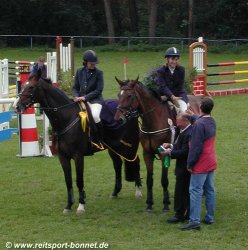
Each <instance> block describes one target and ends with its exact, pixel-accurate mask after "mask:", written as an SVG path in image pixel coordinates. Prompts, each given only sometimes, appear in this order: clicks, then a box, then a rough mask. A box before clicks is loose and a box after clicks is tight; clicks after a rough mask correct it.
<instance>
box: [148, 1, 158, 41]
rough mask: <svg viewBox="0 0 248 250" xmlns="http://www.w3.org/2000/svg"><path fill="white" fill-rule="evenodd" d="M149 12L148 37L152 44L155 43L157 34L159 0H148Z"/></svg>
mask: <svg viewBox="0 0 248 250" xmlns="http://www.w3.org/2000/svg"><path fill="white" fill-rule="evenodd" d="M148 7H149V8H148V10H149V27H148V32H149V34H148V36H149V37H151V38H150V39H149V42H150V43H154V41H155V39H154V38H153V37H155V34H156V23H157V0H148Z"/></svg>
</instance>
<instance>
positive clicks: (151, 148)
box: [115, 78, 201, 212]
mask: <svg viewBox="0 0 248 250" xmlns="http://www.w3.org/2000/svg"><path fill="white" fill-rule="evenodd" d="M116 80H117V82H118V83H119V85H120V93H119V106H118V107H117V112H116V114H115V119H116V120H118V121H119V122H121V123H124V122H126V121H127V120H128V119H130V118H131V117H132V114H135V111H138V114H139V116H140V117H141V120H142V124H141V128H140V142H141V144H142V146H143V157H144V161H145V164H146V169H147V179H146V184H147V199H146V204H147V207H146V211H148V212H151V211H152V209H153V203H154V201H153V162H154V159H155V156H156V153H157V148H158V147H159V146H160V145H161V144H163V143H165V142H167V143H173V141H174V135H175V133H174V131H173V129H174V128H175V126H176V124H175V118H174V117H173V114H172V112H171V111H170V109H169V108H168V104H167V103H165V102H162V101H161V97H160V95H158V94H157V93H156V92H154V91H152V90H151V89H148V88H147V87H146V86H144V85H143V84H142V83H141V82H139V81H138V78H137V79H136V80H130V81H121V80H119V79H117V78H116ZM200 99H201V97H196V96H189V100H190V104H191V110H192V111H193V112H194V113H197V114H198V113H199V111H200ZM171 121H174V124H171ZM159 158H160V160H161V163H162V175H161V184H162V187H163V209H162V212H167V211H169V204H170V199H169V192H168V185H169V181H168V168H165V167H164V166H163V161H164V159H163V158H162V156H161V155H160V154H159Z"/></svg>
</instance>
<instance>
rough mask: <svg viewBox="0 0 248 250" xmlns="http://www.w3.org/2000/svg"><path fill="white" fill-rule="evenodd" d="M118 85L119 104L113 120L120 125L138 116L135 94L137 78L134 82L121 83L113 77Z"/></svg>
mask: <svg viewBox="0 0 248 250" xmlns="http://www.w3.org/2000/svg"><path fill="white" fill-rule="evenodd" d="M115 79H116V81H117V82H118V83H119V85H120V92H119V94H118V97H119V104H118V107H117V111H116V114H115V120H117V121H118V122H119V123H120V124H125V123H126V121H127V120H130V119H131V118H133V117H137V115H138V111H137V109H138V106H139V103H138V100H137V96H136V94H135V86H136V84H137V83H138V79H139V77H137V79H136V80H128V81H121V80H119V79H118V78H117V77H115Z"/></svg>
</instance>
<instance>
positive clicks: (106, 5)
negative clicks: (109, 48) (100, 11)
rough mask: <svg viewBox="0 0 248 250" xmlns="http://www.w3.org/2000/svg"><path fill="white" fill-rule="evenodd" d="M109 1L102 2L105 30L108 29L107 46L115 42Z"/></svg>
mask: <svg viewBox="0 0 248 250" xmlns="http://www.w3.org/2000/svg"><path fill="white" fill-rule="evenodd" d="M110 1H111V0H104V8H105V15H106V21H107V28H108V36H109V44H112V43H114V42H115V39H114V36H115V31H114V24H113V18H112V11H111V3H110Z"/></svg>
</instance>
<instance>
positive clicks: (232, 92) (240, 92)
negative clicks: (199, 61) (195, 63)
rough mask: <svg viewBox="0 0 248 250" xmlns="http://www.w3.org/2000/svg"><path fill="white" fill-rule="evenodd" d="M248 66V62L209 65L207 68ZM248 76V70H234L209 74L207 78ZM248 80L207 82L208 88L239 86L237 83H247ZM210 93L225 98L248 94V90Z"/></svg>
mask: <svg viewBox="0 0 248 250" xmlns="http://www.w3.org/2000/svg"><path fill="white" fill-rule="evenodd" d="M242 65H248V61H240V62H220V63H215V64H207V67H210V68H211V67H225V66H242ZM243 74H247V75H248V70H234V71H219V72H212V73H207V74H206V76H209V77H211V76H228V75H243ZM247 82H248V79H247V78H244V79H237V80H235V79H232V80H222V81H218V82H207V85H208V86H214V85H224V84H237V83H247ZM209 93H210V94H211V95H213V96H223V95H233V94H248V88H234V89H225V90H211V91H209Z"/></svg>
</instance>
